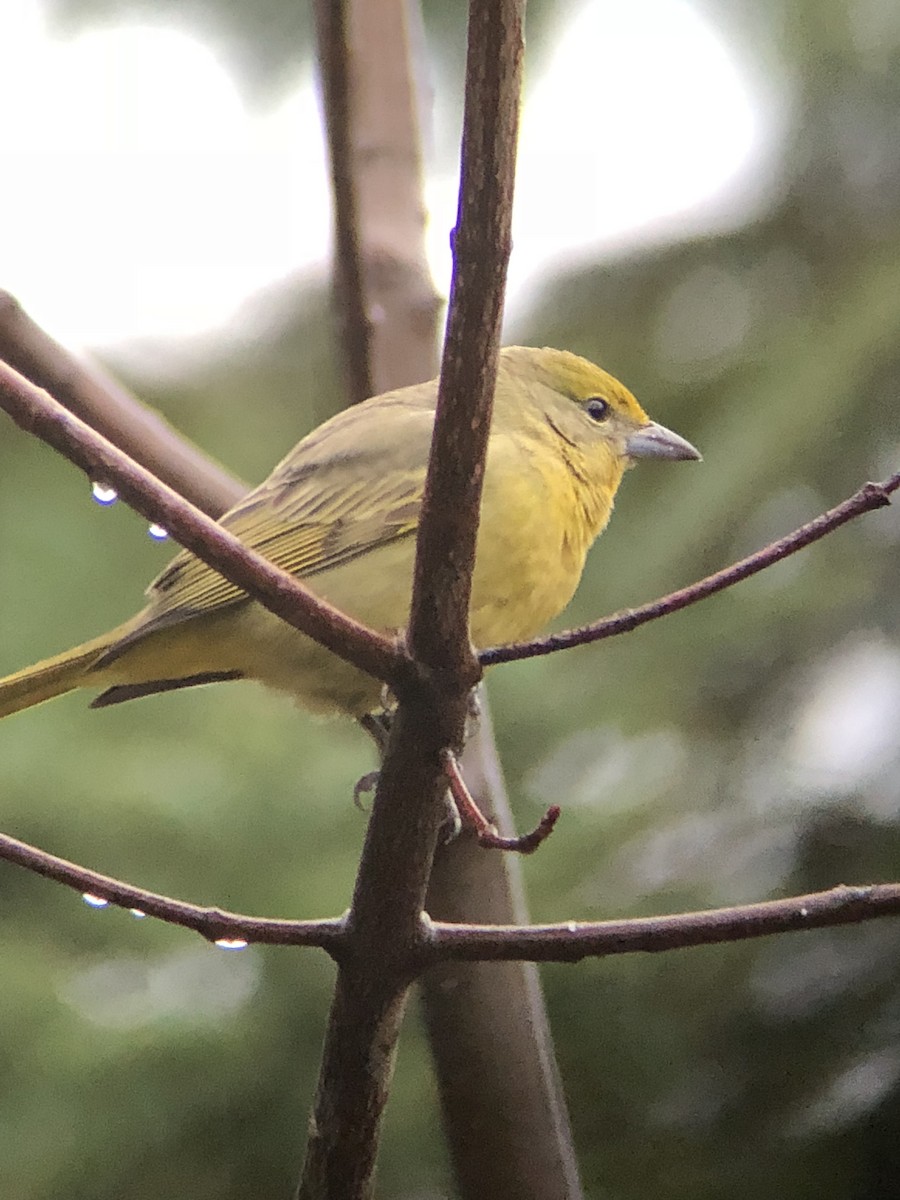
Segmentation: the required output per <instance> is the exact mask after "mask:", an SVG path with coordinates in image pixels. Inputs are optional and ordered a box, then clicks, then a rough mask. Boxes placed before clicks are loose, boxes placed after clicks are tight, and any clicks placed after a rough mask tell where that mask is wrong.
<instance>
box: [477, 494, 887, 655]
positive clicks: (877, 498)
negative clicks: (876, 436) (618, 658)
mask: <svg viewBox="0 0 900 1200" xmlns="http://www.w3.org/2000/svg"><path fill="white" fill-rule="evenodd" d="M898 488H900V472H897V473H896V474H895V475H891V476H890V477H889V478H888V479H885V480H884V481H883V482H882V483H866V484H863V486H862V487H861V488H860V489H859V491H857V492H854V493H853V495H852V496H850V497H849V498H848V499H847V500H844V501H843V503H841V504H838V505H837V506H836V507H835V508H831V509H829V510H828V511H827V512H824V513H821V514H820V515H819V516H818V517H815V518H814V519H813V520H812V521H809V522H808V523H807V524H806V525H801V526H800V527H799V529H795V530H794V531H793V533H789V534H787V536H786V537H783V538H780V539H779V540H778V541H777V542H772V543H771V544H770V545H768V546H766V547H764V548H763V549H762V550H757V551H756V553H755V554H750V555H748V557H747V558H742V559H741V560H740V561H739V562H736V563H732V565H731V566H730V567H725V568H724V569H723V570H721V571H717V572H716V573H715V574H714V575H708V576H707V577H706V578H705V579H701V580H699V581H698V582H697V583H692V584H690V585H689V586H688V587H685V588H681V589H679V591H677V592H670V593H669V595H668V596H663V597H662V598H661V599H659V600H653V601H652V602H651V603H649V604H644V605H642V606H641V607H640V608H629V609H626V610H625V611H624V612H619V613H614V614H613V615H612V616H611V617H604V618H603V620H601V621H594V622H592V623H591V624H590V625H583V626H582V627H581V628H579V629H567V630H565V631H564V632H563V633H555V634H550V635H549V636H548V637H543V638H535V639H534V640H533V641H530V642H514V643H511V644H510V645H508V646H491V647H490V648H488V649H487V650H482V651H481V653H480V654H479V655H478V658H479V661H480V662H481V664H482V666H485V667H492V666H496V665H497V664H498V663H505V662H517V661H518V660H519V659H523V658H537V657H539V656H540V655H543V654H554V653H556V651H557V650H570V649H571V648H572V647H573V646H585V645H588V644H589V643H591V642H599V641H601V640H602V639H603V638H608V637H615V636H616V635H617V634H620V633H630V632H631V631H632V629H637V627H638V626H639V625H646V624H647V622H648V621H655V620H657V619H658V618H659V617H666V616H668V615H669V613H673V612H678V610H679V609H682V608H687V607H688V606H689V605H691V604H696V603H697V601H698V600H704V599H705V598H706V597H707V596H712V595H714V594H715V593H716V592H722V591H724V590H725V588H729V587H733V586H734V585H735V584H736V583H740V582H741V581H742V580H744V579H749V578H750V576H751V575H756V574H758V573H759V572H760V571H764V570H765V569H766V568H767V567H771V566H772V565H773V564H774V563H777V562H780V561H781V560H782V559H783V558H787V557H788V556H789V555H791V554H796V553H797V551H798V550H802V549H803V548H804V547H805V546H809V545H811V544H812V543H813V542H817V541H818V540H819V539H820V538H823V537H825V536H826V534H829V533H831V532H833V530H835V529H838V528H840V526H841V525H845V524H846V523H847V522H848V521H852V520H853V519H854V518H855V517H859V516H862V515H863V513H867V512H872V511H874V510H875V509H877V508H885V507H886V506H887V505H889V504H890V502H891V500H890V497H891V494H892V493H893V492H896V491H897V489H898Z"/></svg>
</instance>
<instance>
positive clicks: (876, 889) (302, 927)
mask: <svg viewBox="0 0 900 1200" xmlns="http://www.w3.org/2000/svg"><path fill="white" fill-rule="evenodd" d="M0 858H2V859H3V860H5V861H6V862H10V863H15V864H16V865H17V866H21V867H24V868H25V869H26V870H28V871H31V872H32V873H33V874H36V875H42V876H43V877H44V878H47V879H54V880H56V881H57V882H58V883H62V884H64V885H65V886H66V887H69V888H72V889H74V890H75V891H77V892H80V893H81V894H82V895H86V896H88V897H91V898H98V899H102V900H104V901H106V902H108V903H109V904H112V905H115V906H116V907H119V908H125V909H128V910H130V911H135V910H136V911H137V912H138V913H141V914H143V915H145V916H150V917H157V918H158V919H160V920H162V921H166V922H167V923H168V924H170V925H180V926H182V927H183V928H185V929H192V930H194V931H195V932H196V933H199V934H200V935H201V936H202V937H204V938H206V940H207V941H209V942H219V943H222V942H225V943H229V942H231V943H233V942H244V943H246V944H250V943H259V944H263V945H270V946H318V947H320V948H321V949H323V950H326V951H327V952H328V953H329V954H330V955H331V956H332V957H333V958H335V959H338V960H340V958H341V956H342V952H343V951H344V950H345V944H346V942H347V938H348V925H347V920H346V918H344V917H339V918H328V919H320V920H313V921H286V920H279V919H276V918H273V917H248V916H243V915H241V914H238V913H230V912H226V911H224V910H222V909H219V908H207V907H202V906H199V905H195V904H187V903H185V901H183V900H173V899H172V898H170V897H169V896H163V895H160V894H159V893H158V892H150V891H147V890H146V889H144V888H139V887H135V886H133V885H132V884H128V883H123V882H122V881H121V880H118V879H114V878H112V877H111V876H109V875H102V874H100V873H99V872H97V871H92V870H89V869H88V868H87V867H82V866H79V865H78V864H76V863H72V862H68V861H67V860H66V859H64V858H57V857H56V855H53V854H48V853H47V852H46V851H44V850H38V849H36V848H35V847H34V846H30V845H28V844H27V843H26V842H21V841H19V840H18V839H17V838H13V837H9V836H8V835H7V834H0ZM897 915H900V883H881V884H866V885H861V886H855V887H847V886H845V885H841V886H839V887H835V888H831V889H830V890H829V891H825V892H810V893H809V894H808V895H805V896H790V897H788V898H787V899H783V900H767V901H762V902H760V903H758V904H742V905H736V906H734V907H732V908H718V909H709V910H707V911H705V912H689V913H677V914H672V915H669V916H660V917H635V918H627V919H623V920H616V921H597V922H582V921H578V922H576V921H566V922H562V923H559V924H554V925H529V926H525V927H523V926H519V925H505V926H504V925H474V924H465V925H464V924H450V923H446V922H438V921H435V922H431V921H429V919H428V918H427V917H423V918H422V926H421V937H420V938H419V940H418V948H417V949H416V951H415V952H414V953H413V955H412V956H411V957H410V959H409V962H408V970H409V973H410V977H412V976H414V975H416V974H418V973H419V972H421V971H423V970H426V969H428V968H429V967H432V966H434V965H435V964H436V963H447V962H510V961H526V962H560V963H563V962H565V963H571V962H580V961H581V960H582V959H585V958H606V957H609V956H610V955H613V954H635V953H638V952H641V953H659V952H661V951H666V950H683V949H685V948H687V947H689V946H714V945H721V944H723V943H726V942H739V941H747V940H749V939H750V938H759V937H769V936H771V935H773V934H778V933H797V932H801V931H806V930H810V929H827V928H835V927H837V926H839V925H857V924H860V923H862V922H863V921H872V920H876V919H877V918H880V917H890V916H897Z"/></svg>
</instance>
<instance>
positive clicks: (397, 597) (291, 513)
mask: <svg viewBox="0 0 900 1200" xmlns="http://www.w3.org/2000/svg"><path fill="white" fill-rule="evenodd" d="M436 400H437V380H432V381H431V382H430V383H423V384H418V385H416V386H414V387H408V388H402V389H400V390H398V391H395V392H387V393H385V394H384V395H383V396H375V397H374V398H373V399H371V400H367V401H365V403H363V404H360V405H358V406H356V407H355V408H350V409H347V410H346V411H345V412H342V413H340V414H339V415H338V416H336V417H334V418H332V420H330V421H326V422H325V424H324V425H321V426H320V427H319V428H318V429H316V430H314V431H313V432H312V433H311V434H309V435H308V437H305V438H304V439H303V440H302V441H301V442H300V443H299V444H298V445H297V446H295V447H294V449H293V450H292V451H291V452H290V454H288V456H287V457H286V458H285V459H284V460H283V461H282V462H281V463H279V465H278V466H277V467H276V468H275V470H274V471H273V472H272V474H271V475H270V476H269V478H268V479H267V480H265V482H264V483H262V484H260V485H259V487H257V488H255V489H254V490H253V491H252V492H250V493H249V494H248V495H247V496H246V497H245V498H244V499H243V500H241V501H240V502H239V503H238V504H236V505H235V506H234V508H232V509H231V510H230V511H229V512H227V513H226V514H225V515H224V516H223V517H222V518H221V523H222V525H224V526H225V528H226V529H229V530H230V531H231V532H232V533H233V534H235V535H236V536H237V537H239V538H240V539H241V540H242V541H243V542H245V543H246V544H247V545H248V546H251V547H253V549H254V550H257V551H258V552H259V553H260V554H263V555H265V557H266V558H268V559H270V560H271V561H272V562H274V563H277V565H278V566H280V567H282V568H284V570H286V571H290V572H291V573H292V574H294V575H296V576H297V577H298V578H300V579H302V580H303V582H304V583H305V584H307V585H308V586H309V587H310V588H311V589H312V590H313V591H315V592H316V593H317V594H319V595H320V596H322V597H323V598H324V599H325V600H327V601H329V603H331V604H333V605H335V606H336V607H337V608H339V609H342V610H343V611H344V612H345V613H349V614H350V615H351V616H353V617H356V618H357V619H358V620H360V621H363V622H365V624H367V625H369V626H371V627H372V628H374V629H377V630H380V631H382V632H384V633H395V632H396V631H398V630H401V629H403V627H404V626H405V625H406V622H407V617H408V612H409V603H410V595H411V591H412V573H413V558H414V554H415V535H416V528H417V525H418V520H419V509H420V506H421V501H422V492H423V488H424V483H425V470H426V465H427V461H428V451H429V446H430V443H431V433H432V427H433V424H434V411H435V402H436ZM699 457H700V455H699V454H698V453H697V451H696V450H695V449H694V447H693V446H692V445H691V444H690V443H689V442H686V441H685V440H684V438H681V437H679V436H678V434H676V433H672V432H671V430H668V429H665V428H664V427H663V426H661V425H657V424H655V423H654V422H652V421H651V420H650V419H649V418H648V417H647V415H646V413H645V412H644V411H643V409H642V408H641V407H640V405H639V404H638V402H637V401H636V400H635V398H634V396H632V394H631V392H629V391H628V389H627V388H625V387H624V386H623V385H622V384H621V383H619V382H618V380H616V379H614V378H613V377H612V376H611V375H608V374H607V373H606V371H603V370H601V369H600V368H599V367H596V366H594V365H593V363H590V362H587V361H586V360H585V359H583V358H579V357H577V356H576V355H574V354H569V353H567V352H566V351H561V350H551V349H543V350H538V349H532V348H530V347H524V346H512V347H508V348H507V349H505V350H503V351H501V354H500V362H499V369H498V374H497V387H496V394H495V398H494V415H493V422H492V426H491V434H490V440H489V445H488V453H487V464H486V468H485V476H484V495H483V500H482V508H481V525H480V528H479V533H478V545H477V553H476V561H475V572H474V576H473V580H472V601H471V610H470V626H471V634H472V640H473V642H474V643H475V645H476V646H479V647H483V646H488V645H495V644H497V643H502V642H511V641H518V640H520V639H522V638H528V637H532V636H534V635H535V634H536V633H538V632H539V631H540V630H541V629H542V628H543V627H544V626H545V625H546V624H547V622H548V621H550V620H551V619H552V618H553V617H555V616H556V615H557V614H558V613H559V612H561V611H562V609H563V608H565V606H566V605H567V604H568V602H569V600H570V599H571V597H572V594H573V593H574V591H575V588H576V587H577V585H578V581H579V579H580V578H581V573H582V570H583V568H584V563H585V558H586V556H587V552H588V550H589V549H590V547H591V544H592V543H593V542H594V540H595V539H596V538H597V536H598V535H599V534H600V533H601V532H602V531H603V529H604V528H605V526H606V524H607V522H608V520H609V517H610V513H611V512H612V506H613V500H614V498H615V494H616V490H617V489H618V486H619V483H620V482H621V480H622V475H623V473H624V472H625V470H626V469H627V468H628V467H629V466H631V465H632V464H633V463H634V462H635V461H636V460H637V459H641V458H668V459H697V458H699ZM147 595H148V597H149V601H148V603H147V606H146V607H145V608H144V609H143V610H142V611H141V612H139V613H138V614H137V616H135V617H133V618H132V619H131V620H130V621H126V622H125V624H124V625H120V626H119V627H118V628H116V629H113V630H111V631H110V632H109V633H106V634H104V635H103V636H102V637H99V638H95V639H94V640H93V641H90V642H86V643H84V645H81V646H76V647H75V648H74V649H72V650H67V651H66V652H65V653H63V654H59V655H57V656H56V657H55V658H49V659H46V660H45V661H44V662H40V663H38V664H37V665H36V666H33V667H28V668H26V669H25V670H23V671H19V672H17V673H16V674H15V675H10V676H8V677H7V678H6V679H2V680H0V717H5V716H8V715H9V714H10V713H14V712H18V711H19V710H20V709H24V708H30V707H31V706H32V705H34V704H40V703H41V702H42V701H44V700H49V699H51V698H52V697H54V696H59V695H62V694H63V693H64V692H69V691H72V690H73V689H74V688H81V687H89V688H93V687H99V688H103V689H104V691H103V692H102V693H101V695H99V696H98V697H97V698H96V699H95V700H94V701H93V703H92V707H94V708H100V707H103V706H105V705H109V704H118V703H119V702H120V701H123V700H131V699H134V698H135V697H138V696H148V695H151V694H153V693H155V692H165V691H171V690H173V689H175V688H182V687H190V686H192V685H194V684H201V683H212V682H218V681H222V680H227V679H256V680H259V681H261V682H262V683H264V684H267V685H268V686H269V687H273V688H277V689H279V690H281V691H284V692H288V693H290V694H291V695H292V696H294V697H295V698H296V699H297V700H298V701H299V703H300V704H301V705H302V706H303V707H305V708H308V709H311V710H313V711H315V712H321V713H330V712H331V713H333V712H340V713H346V714H348V715H350V716H353V717H362V716H364V715H365V714H366V713H369V712H372V711H374V710H375V709H377V708H378V707H379V702H380V696H381V684H380V683H379V682H378V681H377V680H375V679H373V678H372V677H370V676H369V675H366V674H365V673H364V672H362V671H360V670H358V669H357V668H356V667H352V666H351V665H350V664H349V663H346V662H344V661H343V660H341V659H339V658H337V657H335V656H334V655H333V654H331V653H330V652H329V651H327V650H325V649H324V648H323V647H321V646H319V645H318V644H317V643H316V642H314V641H312V640H311V639H310V638H308V637H307V636H306V635H305V634H302V633H299V632H298V631H297V630H295V629H293V628H292V627H291V626H289V625H287V624H286V623H285V622H284V621H281V620H280V619H279V618H278V617H276V616H273V615H272V613H270V612H268V611H267V610H266V609H264V608H263V607H262V606H261V605H259V604H256V603H255V602H253V601H251V600H249V599H248V597H247V596H246V594H245V593H244V592H242V591H241V590H240V589H239V588H237V587H235V586H234V585H233V584H231V583H228V582H227V581H226V580H225V579H223V578H222V576H221V575H219V574H218V573H217V572H216V571H214V570H213V569H212V568H211V567H208V566H206V564H205V563H203V562H201V561H200V559H198V558H195V557H194V555H192V554H190V553H188V552H186V551H182V552H181V553H180V554H179V555H178V556H177V557H176V558H175V559H173V561H172V562H171V563H170V564H169V566H168V567H166V569H165V570H164V571H163V572H162V574H161V575H160V576H159V577H158V578H157V579H155V580H154V581H153V583H152V584H151V585H150V587H149V589H148V591H147Z"/></svg>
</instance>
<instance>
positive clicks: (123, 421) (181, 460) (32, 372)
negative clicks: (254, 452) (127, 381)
mask: <svg viewBox="0 0 900 1200" xmlns="http://www.w3.org/2000/svg"><path fill="white" fill-rule="evenodd" d="M0 359H2V360H3V361H4V362H7V363H9V365H10V366H11V367H13V368H15V370H16V371H18V372H19V373H20V374H22V375H24V376H25V378H26V379H30V380H31V382H32V383H34V384H36V385H37V386H38V387H41V388H46V389H47V391H48V392H49V393H50V394H51V396H54V397H55V398H56V399H57V400H58V401H59V402H60V403H61V404H63V405H64V406H65V407H66V408H67V409H69V411H70V412H73V413H75V415H76V416H77V417H80V418H81V419H82V420H83V421H84V422H85V423H86V424H88V425H90V427H91V428H92V429H96V431H97V432H98V433H101V434H103V436H104V437H106V438H108V439H109V440H110V441H111V442H112V443H113V445H114V446H118V447H119V449H120V450H124V452H125V453H126V454H129V455H131V457H132V458H133V459H134V460H135V462H139V463H140V464H141V466H143V467H146V468H147V470H148V471H152V472H153V474H154V475H155V476H156V477H157V479H161V480H162V481H163V482H164V483H167V484H168V485H169V487H171V488H174V489H175V491H176V492H178V493H179V495H181V496H184V497H185V499H187V500H190V501H191V503H192V504H196V506H197V507H198V508H201V509H202V510H203V511H204V512H205V513H207V514H209V515H210V516H212V517H217V516H220V515H221V514H222V513H223V512H224V511H225V510H226V509H227V508H230V507H231V505H232V504H234V502H235V501H236V500H239V499H240V497H241V496H242V495H243V494H244V492H246V490H247V489H246V487H244V486H243V484H241V483H240V482H239V481H238V480H236V479H234V478H233V477H232V476H231V475H229V474H228V473H227V472H226V471H224V470H223V469H222V468H221V467H220V466H218V464H217V463H214V462H212V461H211V460H210V459H209V458H208V457H207V456H206V455H205V454H204V453H203V452H202V451H201V450H198V449H197V447H196V446H193V445H191V443H190V442H188V441H186V440H185V439H184V438H183V437H182V436H181V434H179V433H177V432H176V431H175V430H174V429H172V428H171V426H170V425H168V424H167V422H166V421H165V420H163V418H162V417H161V416H160V415H159V413H157V412H154V411H153V410H152V409H150V408H147V406H146V405H144V404H142V403H141V402H140V400H138V399H137V398H136V397H135V396H133V395H132V394H131V392H129V391H128V390H127V389H126V388H124V387H123V386H122V385H121V383H118V382H117V381H116V380H114V379H113V378H112V377H111V376H109V375H107V374H106V372H105V371H103V370H101V369H100V368H99V367H98V366H97V365H96V364H92V363H85V362H82V361H80V360H79V359H78V358H76V357H75V355H74V354H72V353H70V352H69V351H68V350H66V349H65V348H64V347H63V346H61V345H60V344H59V342H57V341H54V339H53V338H52V337H50V335H49V334H47V333H45V332H44V330H43V329H41V328H40V326H39V325H37V324H35V322H34V321H33V320H32V319H31V317H29V315H28V314H27V313H26V312H25V311H24V309H23V308H22V306H21V305H20V304H19V302H18V301H17V300H16V299H15V297H14V296H11V295H10V294H9V292H4V291H0Z"/></svg>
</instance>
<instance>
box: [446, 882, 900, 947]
mask: <svg viewBox="0 0 900 1200" xmlns="http://www.w3.org/2000/svg"><path fill="white" fill-rule="evenodd" d="M897 915H900V883H879V884H867V885H862V886H859V887H847V886H844V885H841V886H840V887H835V888H831V889H830V890H829V891H827V892H811V893H810V894H809V895H806V896H790V897H789V898H787V899H785V900H767V901H763V902H761V903H759V904H742V905H737V906H735V907H733V908H717V909H711V910H708V911H706V912H690V913H678V914H675V915H672V916H664V917H637V918H630V919H627V920H622V921H598V922H591V923H584V922H576V921H568V922H566V923H564V924H560V925H530V926H528V927H527V928H517V927H516V926H507V927H501V926H494V927H487V926H484V925H480V926H479V925H469V926H464V925H437V924H435V925H434V926H433V927H432V932H431V939H430V953H431V954H433V956H434V958H435V960H436V961H447V960H448V959H462V960H464V961H466V960H475V961H482V960H483V961H490V962H497V961H502V960H505V959H527V960H529V961H531V962H578V961H580V960H581V959H583V958H604V957H607V956H609V955H612V954H633V953H635V952H637V951H641V952H644V953H657V952H659V951H662V950H680V949H684V948H685V947H687V946H713V945H719V944H721V943H723V942H740V941H745V940H747V939H748V938H758V937H768V936H770V935H771V934H775V933H792V932H793V933H796V932H799V931H801V930H807V929H825V928H831V927H834V926H837V925H856V924H859V923H860V922H862V921H871V920H874V919H875V918H876V917H890V916H897Z"/></svg>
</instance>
